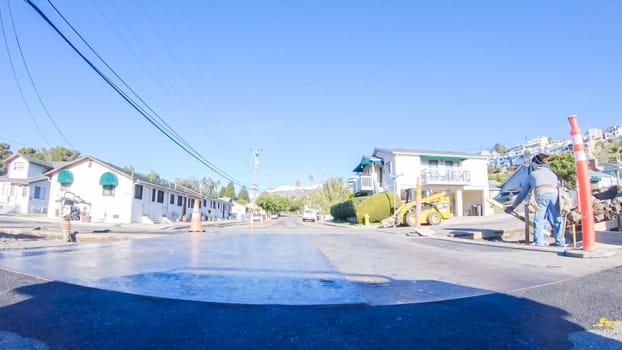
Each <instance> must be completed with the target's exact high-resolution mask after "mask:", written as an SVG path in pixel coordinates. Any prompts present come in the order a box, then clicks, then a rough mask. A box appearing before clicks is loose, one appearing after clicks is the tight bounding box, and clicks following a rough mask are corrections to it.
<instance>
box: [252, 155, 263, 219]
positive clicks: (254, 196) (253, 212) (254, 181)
mask: <svg viewBox="0 0 622 350" xmlns="http://www.w3.org/2000/svg"><path fill="white" fill-rule="evenodd" d="M261 151H263V150H262V149H259V148H255V149H254V150H251V152H253V160H254V162H253V209H252V210H251V221H250V228H253V227H254V226H255V211H256V210H257V204H256V200H257V167H259V152H261Z"/></svg>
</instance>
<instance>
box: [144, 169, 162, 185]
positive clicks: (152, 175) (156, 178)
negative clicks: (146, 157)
mask: <svg viewBox="0 0 622 350" xmlns="http://www.w3.org/2000/svg"><path fill="white" fill-rule="evenodd" d="M147 177H148V178H149V180H151V181H154V182H156V181H160V175H159V174H158V173H156V172H155V170H151V171H150V172H149V174H147Z"/></svg>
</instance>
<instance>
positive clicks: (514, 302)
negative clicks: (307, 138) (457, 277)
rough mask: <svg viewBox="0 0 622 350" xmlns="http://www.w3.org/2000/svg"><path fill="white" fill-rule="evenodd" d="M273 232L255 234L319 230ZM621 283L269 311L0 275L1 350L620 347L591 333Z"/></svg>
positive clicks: (619, 310)
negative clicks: (388, 303) (414, 301)
mask: <svg viewBox="0 0 622 350" xmlns="http://www.w3.org/2000/svg"><path fill="white" fill-rule="evenodd" d="M277 220H281V219H277ZM273 225H274V226H273V227H272V229H270V228H268V227H264V226H261V227H257V228H254V230H255V232H256V233H258V234H259V233H261V232H262V231H268V230H269V231H271V232H272V231H274V232H291V231H292V230H294V231H295V230H304V231H305V232H307V233H308V232H312V233H316V234H318V235H322V232H323V230H325V228H323V227H322V226H320V225H318V224H311V223H307V224H301V223H299V222H298V221H297V220H281V221H278V222H276V221H275V222H273ZM277 227H280V228H278V229H277ZM212 229H214V230H219V232H224V231H227V230H229V229H231V230H233V228H226V227H220V228H212ZM237 229H238V230H239V227H238V228H237ZM331 232H334V229H331ZM67 268H71V267H70V266H67ZM621 278H622V267H620V266H617V267H613V268H610V269H607V270H602V271H598V272H595V273H592V274H589V275H585V276H582V277H580V278H573V279H569V280H566V281H562V282H558V283H552V284H547V285H541V286H538V287H534V288H527V289H522V290H518V291H513V292H511V293H504V294H501V293H496V294H487V295H482V296H476V297H470V298H462V299H454V300H446V301H438V302H428V303H416V304H402V305H386V306H382V305H379V306H370V305H334V306H275V305H234V304H222V303H209V302H193V301H181V300H174V299H166V298H158V297H145V296H140V295H130V294H124V293H119V292H112V291H106V290H101V289H95V288H86V287H81V286H76V285H70V284H65V283H60V282H55V281H47V280H42V279H39V278H36V277H33V276H27V275H23V274H20V273H16V272H11V271H7V270H2V269H0V349H110V348H118V349H187V348H209V349H250V348H252V349H273V348H274V349H317V348H323V349H573V348H574V349H622V343H621V342H620V340H621V339H622V338H621V337H620V332H621V331H622V330H621V329H620V327H613V330H612V331H608V330H606V329H604V328H594V327H593V325H594V324H596V323H598V321H599V318H600V317H606V318H607V319H609V320H620V319H622V293H621V292H622V290H621V286H622V284H620V280H621Z"/></svg>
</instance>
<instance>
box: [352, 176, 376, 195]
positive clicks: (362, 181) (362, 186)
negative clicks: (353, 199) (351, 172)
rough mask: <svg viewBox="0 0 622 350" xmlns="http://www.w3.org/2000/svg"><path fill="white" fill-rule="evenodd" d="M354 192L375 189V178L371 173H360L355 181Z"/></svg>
mask: <svg viewBox="0 0 622 350" xmlns="http://www.w3.org/2000/svg"><path fill="white" fill-rule="evenodd" d="M352 190H353V191H354V193H357V192H361V191H373V190H374V179H373V177H372V176H370V175H360V176H359V177H358V178H357V179H356V181H355V182H354V186H353V187H352Z"/></svg>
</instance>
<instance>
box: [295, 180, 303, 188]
mask: <svg viewBox="0 0 622 350" xmlns="http://www.w3.org/2000/svg"><path fill="white" fill-rule="evenodd" d="M301 184H302V183H301V182H300V180H296V188H297V189H298V188H300V185H301Z"/></svg>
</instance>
